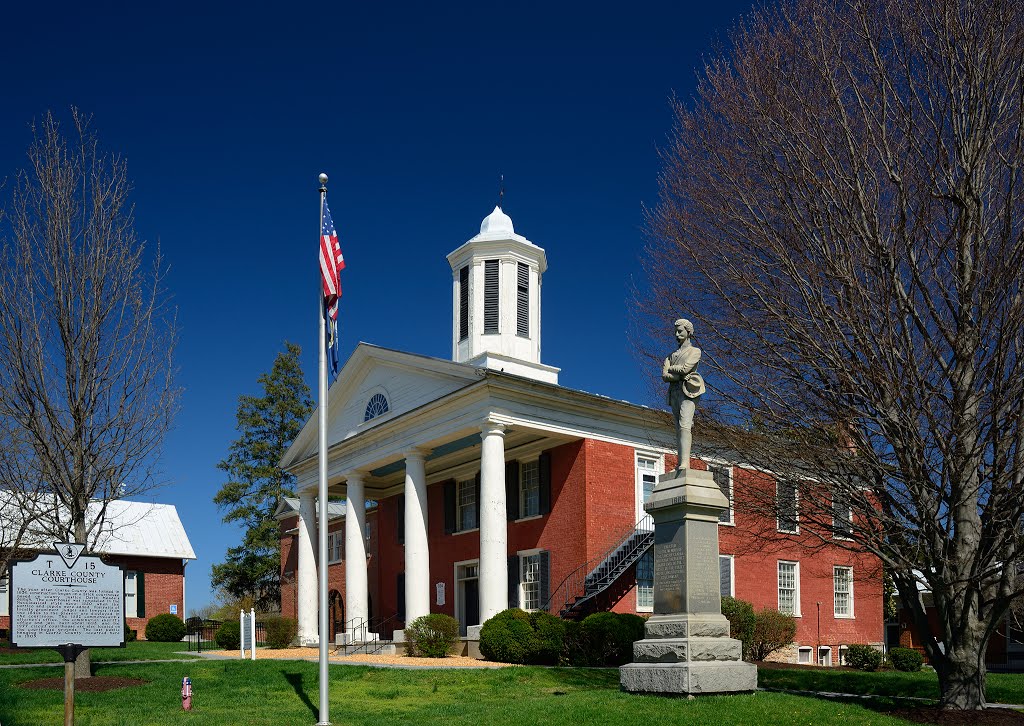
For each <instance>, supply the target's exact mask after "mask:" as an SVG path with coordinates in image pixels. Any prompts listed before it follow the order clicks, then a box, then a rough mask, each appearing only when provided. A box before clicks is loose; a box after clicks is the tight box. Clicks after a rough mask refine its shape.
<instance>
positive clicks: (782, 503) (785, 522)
mask: <svg viewBox="0 0 1024 726" xmlns="http://www.w3.org/2000/svg"><path fill="white" fill-rule="evenodd" d="M775 501H776V505H777V507H778V512H779V515H778V519H777V521H776V524H777V527H778V530H779V531H780V532H787V533H789V534H796V533H798V532H799V531H800V509H799V501H798V494H797V487H796V482H792V481H780V482H776V483H775Z"/></svg>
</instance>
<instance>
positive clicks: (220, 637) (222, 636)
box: [213, 620, 242, 650]
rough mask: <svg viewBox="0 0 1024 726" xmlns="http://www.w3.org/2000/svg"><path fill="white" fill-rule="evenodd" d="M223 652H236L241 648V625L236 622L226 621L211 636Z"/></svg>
mask: <svg viewBox="0 0 1024 726" xmlns="http://www.w3.org/2000/svg"><path fill="white" fill-rule="evenodd" d="M213 639H214V640H216V641H217V645H219V646H220V647H221V648H223V649H224V650H238V649H239V648H241V647H242V625H241V623H239V622H238V621H237V620H226V621H225V622H224V624H223V625H221V626H220V627H219V628H218V629H217V634H216V635H215V636H213Z"/></svg>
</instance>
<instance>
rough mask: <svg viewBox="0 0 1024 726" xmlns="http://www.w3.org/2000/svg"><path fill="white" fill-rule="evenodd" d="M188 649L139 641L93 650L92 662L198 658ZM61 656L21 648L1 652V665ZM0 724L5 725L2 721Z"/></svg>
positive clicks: (53, 659)
mask: <svg viewBox="0 0 1024 726" xmlns="http://www.w3.org/2000/svg"><path fill="white" fill-rule="evenodd" d="M6 647H7V643H5V642H2V641H0V648H6ZM187 649H188V644H187V643H184V642H181V643H151V642H149V641H147V640H137V641H135V642H132V643H127V644H126V645H125V647H123V648H92V649H91V652H92V660H93V662H94V663H99V662H103V661H120V660H163V659H166V658H189V657H197V658H198V656H195V655H194V654H193V656H190V655H188V654H187V653H185V654H183V652H184V651H186V650H187ZM62 660H63V659H62V658H61V657H60V654H59V653H57V651H55V650H51V649H50V648H27V649H24V650H23V649H21V648H19V649H18V650H17V651H16V652H14V653H3V652H0V665H17V664H24V663H60V662H62ZM0 723H3V722H2V721H0Z"/></svg>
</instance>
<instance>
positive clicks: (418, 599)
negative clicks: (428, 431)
mask: <svg viewBox="0 0 1024 726" xmlns="http://www.w3.org/2000/svg"><path fill="white" fill-rule="evenodd" d="M427 453H428V452H426V451H424V450H422V449H412V450H411V451H408V452H406V454H405V624H406V625H408V624H409V623H411V622H412V621H413V620H415V619H416V618H418V617H420V616H421V615H429V614H430V551H429V549H428V546H427V469H426V464H425V463H424V457H425V456H426V455H427Z"/></svg>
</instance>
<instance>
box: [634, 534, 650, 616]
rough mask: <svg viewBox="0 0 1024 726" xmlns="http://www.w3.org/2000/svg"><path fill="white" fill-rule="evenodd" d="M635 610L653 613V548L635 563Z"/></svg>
mask: <svg viewBox="0 0 1024 726" xmlns="http://www.w3.org/2000/svg"><path fill="white" fill-rule="evenodd" d="M636 609H637V610H639V611H640V612H645V613H648V612H654V548H653V547H652V548H651V549H649V550H647V551H646V552H644V554H643V555H642V556H641V557H640V559H639V560H637V561H636Z"/></svg>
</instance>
